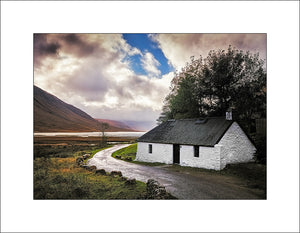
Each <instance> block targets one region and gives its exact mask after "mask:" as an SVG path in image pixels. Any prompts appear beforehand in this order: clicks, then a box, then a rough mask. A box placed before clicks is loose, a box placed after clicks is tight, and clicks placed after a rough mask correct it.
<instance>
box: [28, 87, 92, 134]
mask: <svg viewBox="0 0 300 233" xmlns="http://www.w3.org/2000/svg"><path fill="white" fill-rule="evenodd" d="M97 124H98V122H97V121H96V120H95V119H94V118H92V117H91V116H90V115H88V114H87V113H85V112H83V111H81V110H80V109H78V108H76V107H74V106H73V105H70V104H67V103H65V102H63V101H62V100H60V99H59V98H57V97H55V96H54V95H51V94H49V93H48V92H46V91H44V90H42V89H41V88H39V87H37V86H34V132H88V131H98V129H97V128H98V127H97Z"/></svg>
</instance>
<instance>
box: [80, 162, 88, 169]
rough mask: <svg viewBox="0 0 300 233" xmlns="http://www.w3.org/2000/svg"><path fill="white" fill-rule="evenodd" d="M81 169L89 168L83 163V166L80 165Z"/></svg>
mask: <svg viewBox="0 0 300 233" xmlns="http://www.w3.org/2000/svg"><path fill="white" fill-rule="evenodd" d="M80 167H82V168H85V169H87V168H88V167H89V166H88V165H86V164H83V163H82V164H80Z"/></svg>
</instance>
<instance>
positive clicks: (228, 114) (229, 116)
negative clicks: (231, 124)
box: [226, 108, 232, 121]
mask: <svg viewBox="0 0 300 233" xmlns="http://www.w3.org/2000/svg"><path fill="white" fill-rule="evenodd" d="M226 120H228V121H232V109H231V108H228V109H227V111H226Z"/></svg>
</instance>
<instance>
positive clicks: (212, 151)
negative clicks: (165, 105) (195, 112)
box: [136, 116, 256, 170]
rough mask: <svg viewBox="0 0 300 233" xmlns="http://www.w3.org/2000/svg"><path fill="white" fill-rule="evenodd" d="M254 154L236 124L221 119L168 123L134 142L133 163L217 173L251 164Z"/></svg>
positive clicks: (252, 146) (253, 147) (246, 137)
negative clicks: (179, 166)
mask: <svg viewBox="0 0 300 233" xmlns="http://www.w3.org/2000/svg"><path fill="white" fill-rule="evenodd" d="M229 117H230V116H229ZM229 119H231V118H229ZM255 151H256V148H255V146H254V145H253V143H252V142H251V141H250V139H249V137H248V136H247V135H246V134H245V132H244V131H243V130H242V129H241V127H240V126H239V124H238V123H237V122H235V121H232V120H226V119H225V117H211V118H205V119H184V120H168V121H167V122H164V123H162V124H160V125H159V126H157V127H155V128H154V129H152V130H150V131H149V132H147V133H146V134H144V135H143V136H141V137H140V138H139V139H138V144H137V154H136V160H137V161H143V162H160V163H166V164H173V163H174V164H179V165H182V166H190V167H199V168H207V169H215V170H221V169H223V168H224V167H225V166H226V164H232V163H244V162H249V161H253V156H254V153H255Z"/></svg>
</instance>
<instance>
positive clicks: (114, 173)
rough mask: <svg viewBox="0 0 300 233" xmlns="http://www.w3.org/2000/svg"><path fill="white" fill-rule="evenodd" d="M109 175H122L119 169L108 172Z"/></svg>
mask: <svg viewBox="0 0 300 233" xmlns="http://www.w3.org/2000/svg"><path fill="white" fill-rule="evenodd" d="M110 175H111V176H115V177H116V176H119V177H121V176H122V172H120V171H112V172H111V173H110Z"/></svg>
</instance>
